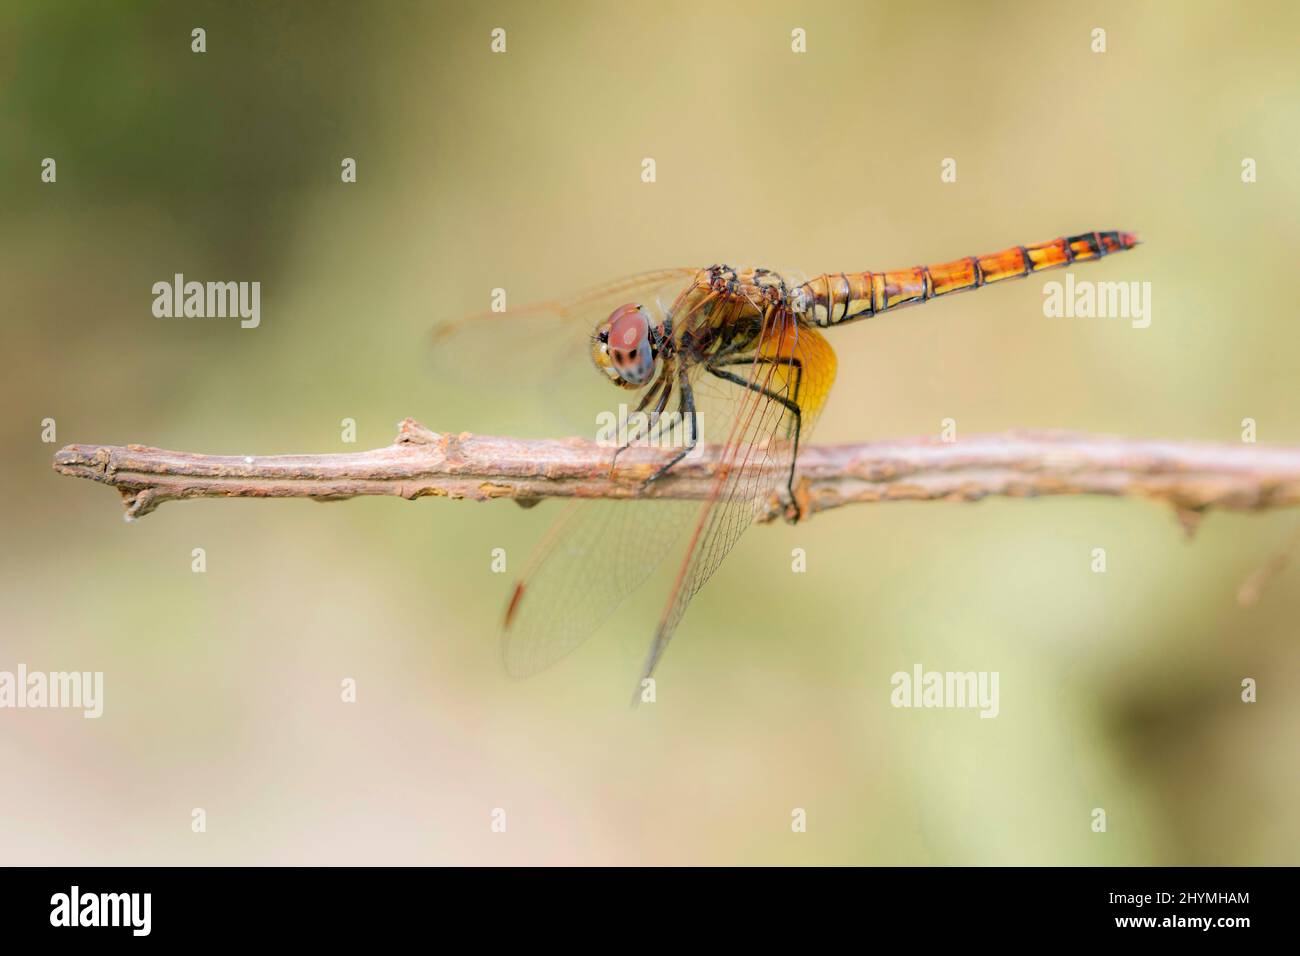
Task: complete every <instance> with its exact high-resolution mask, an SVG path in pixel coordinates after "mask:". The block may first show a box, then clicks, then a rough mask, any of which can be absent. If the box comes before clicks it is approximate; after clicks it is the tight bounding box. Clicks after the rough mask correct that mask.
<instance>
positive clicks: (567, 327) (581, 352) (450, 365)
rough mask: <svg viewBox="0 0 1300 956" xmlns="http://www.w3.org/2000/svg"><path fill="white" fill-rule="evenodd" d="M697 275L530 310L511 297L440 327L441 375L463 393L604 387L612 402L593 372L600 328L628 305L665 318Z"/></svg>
mask: <svg viewBox="0 0 1300 956" xmlns="http://www.w3.org/2000/svg"><path fill="white" fill-rule="evenodd" d="M695 271H696V270H694V269H688V268H680V269H660V270H657V271H654V272H643V273H639V274H637V275H632V276H625V277H624V278H621V279H616V280H614V281H612V282H608V283H605V284H604V285H599V286H595V287H592V288H590V289H587V290H586V291H583V292H580V293H578V294H576V295H572V296H568V297H566V298H561V299H550V300H546V301H541V302H532V303H528V304H526V305H519V306H515V305H512V304H510V301H509V299H508V298H507V300H506V307H505V311H503V312H492V311H484V312H478V313H475V314H473V315H467V316H462V317H461V318H458V319H453V320H450V321H447V322H441V323H438V324H437V325H435V326H434V328H433V331H432V334H431V338H430V341H431V344H432V346H433V362H434V368H435V372H436V373H437V374H438V375H439V376H440V377H445V378H447V379H450V380H452V381H454V382H455V384H456V387H457V388H461V389H463V388H465V387H466V386H470V387H471V389H472V388H473V387H488V386H490V387H496V388H507V389H510V390H511V391H514V392H522V391H524V390H526V389H534V388H541V389H545V397H547V398H552V397H554V396H555V395H556V393H557V391H560V390H564V391H566V392H567V391H568V389H569V388H570V387H572V386H576V387H577V388H578V389H581V388H582V387H583V386H588V387H590V386H593V385H595V386H602V387H603V388H604V391H603V392H602V393H601V394H603V395H604V397H605V399H606V401H605V403H604V404H606V405H608V404H609V399H610V396H611V395H612V394H614V390H613V389H610V388H609V385H608V383H607V382H605V381H603V380H602V378H601V377H600V376H597V375H594V374H593V373H592V369H591V336H592V334H593V333H594V331H595V329H596V326H597V325H598V324H599V323H600V322H601V321H603V320H604V319H605V318H607V317H608V316H609V314H610V313H611V312H613V311H614V309H616V308H617V307H618V306H620V305H624V304H626V303H628V302H636V303H639V304H643V305H645V306H646V307H647V308H649V309H650V310H651V312H652V313H655V314H656V315H657V316H662V314H663V312H664V311H665V310H667V309H669V308H671V306H672V304H673V302H674V301H675V300H676V298H677V296H678V294H679V293H680V292H681V291H682V290H683V289H684V288H686V285H687V281H688V280H689V279H690V277H691V276H692V275H694V274H695ZM592 390H593V391H594V390H595V389H592ZM624 398H626V395H625V396H624ZM598 407H602V406H598ZM587 408H588V409H589V408H590V406H587Z"/></svg>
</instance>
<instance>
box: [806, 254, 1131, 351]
mask: <svg viewBox="0 0 1300 956" xmlns="http://www.w3.org/2000/svg"><path fill="white" fill-rule="evenodd" d="M1137 244H1138V238H1137V236H1135V235H1134V234H1133V233H1131V232H1086V233H1082V234H1080V235H1077V236H1068V237H1067V236H1063V237H1061V238H1059V239H1053V240H1051V241H1050V242H1040V243H1037V244H1035V245H1032V246H1012V247H1011V248H1010V249H1004V250H1003V251H1001V252H992V253H988V254H987V255H982V256H967V257H966V258H964V259H957V260H956V261H954V262H941V263H938V264H934V265H928V266H914V267H912V268H910V269H895V270H893V271H890V272H848V273H845V272H841V273H838V274H836V273H831V274H828V275H822V276H818V277H817V278H815V279H812V280H810V281H808V282H805V283H804V284H803V285H801V286H799V287H798V288H797V289H795V290H794V291H793V293H792V294H791V301H792V303H793V308H794V311H795V312H797V313H800V314H802V315H804V316H805V317H806V318H807V320H808V321H809V322H810V323H812V324H813V325H816V326H820V327H821V328H828V327H830V326H832V325H842V324H843V323H845V322H853V321H855V320H857V319H868V318H871V316H873V315H876V314H878V313H881V312H888V311H889V310H890V309H897V308H901V307H902V306H905V305H914V304H916V303H919V302H928V301H929V300H930V299H934V298H937V297H938V296H942V295H949V294H951V293H953V292H963V291H965V290H967V289H978V288H980V287H981V286H985V285H991V284H992V283H995V282H1001V281H1003V280H1004V279H1020V278H1023V277H1025V276H1027V275H1030V274H1032V273H1035V272H1042V271H1043V270H1045V269H1054V268H1057V267H1058V266H1065V265H1069V264H1070V263H1072V262H1083V261H1086V260H1089V259H1100V258H1102V257H1103V256H1106V255H1109V254H1110V253H1112V252H1122V251H1123V250H1125V249H1132V248H1133V247H1134V246H1135V245H1137Z"/></svg>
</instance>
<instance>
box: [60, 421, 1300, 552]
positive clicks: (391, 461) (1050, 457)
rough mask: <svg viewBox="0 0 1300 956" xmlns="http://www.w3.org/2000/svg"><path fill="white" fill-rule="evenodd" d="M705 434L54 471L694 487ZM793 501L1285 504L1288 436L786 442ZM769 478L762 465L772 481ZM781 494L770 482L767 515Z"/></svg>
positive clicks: (263, 489) (456, 487)
mask: <svg viewBox="0 0 1300 956" xmlns="http://www.w3.org/2000/svg"><path fill="white" fill-rule="evenodd" d="M715 452H716V449H713V448H705V449H704V450H703V452H702V454H701V455H700V456H699V457H698V458H696V459H694V460H687V461H684V462H682V463H680V464H679V465H678V466H677V467H676V468H675V469H674V470H673V471H672V472H670V473H669V474H667V475H665V476H664V477H663V478H662V479H660V480H659V481H657V482H655V483H654V484H653V485H652V486H650V487H649V488H648V489H646V488H643V482H644V480H645V478H646V477H647V476H648V475H649V474H650V473H651V472H652V471H653V470H654V468H655V467H656V465H657V464H658V463H660V462H662V461H663V460H664V459H665V456H666V455H668V454H669V452H667V451H664V450H658V449H649V448H633V449H629V450H628V451H627V452H625V453H624V454H623V456H622V457H621V458H620V459H619V463H618V470H617V471H616V472H615V473H613V474H611V473H610V467H609V464H610V458H611V453H612V452H611V449H610V448H608V447H605V446H601V445H597V444H596V443H594V442H590V441H584V440H579V439H562V440H524V439H516V438H495V437H490V436H485V435H469V434H461V435H450V434H442V435H439V434H436V433H434V432H431V431H430V430H429V429H427V428H425V427H424V426H423V425H421V424H419V423H418V422H415V421H413V420H411V419H409V418H408V419H406V420H405V421H404V422H402V423H401V425H400V430H399V432H398V435H397V439H396V441H395V442H394V443H393V444H392V445H390V446H388V447H387V448H379V449H375V450H373V451H363V452H350V453H344V454H328V455H270V456H256V457H243V458H241V457H230V456H218V455H196V454H189V453H186V452H174V451H163V450H161V449H158V448H149V447H146V446H143V445H126V446H114V445H68V446H67V447H65V448H63V449H61V450H60V451H59V452H57V453H56V454H55V456H54V469H55V471H57V472H59V473H60V474H64V475H71V476H73V477H76V478H89V479H91V480H92V481H98V482H102V483H104V484H108V485H112V486H113V487H115V488H117V489H118V491H119V492H120V493H121V494H122V497H123V499H124V500H125V504H126V509H127V514H126V516H127V519H128V520H130V519H132V518H136V517H139V516H141V515H145V514H148V513H149V512H150V511H152V510H153V509H154V508H156V507H158V505H160V504H161V503H162V502H164V501H172V500H181V499H185V498H314V499H317V500H338V499H343V498H351V497H354V496H356V495H398V496H400V497H403V498H419V497H422V496H424V495H440V496H444V497H448V498H472V499H476V500H486V499H489V498H513V499H515V500H516V501H519V502H520V503H521V504H532V503H534V502H536V501H537V500H539V499H541V498H547V497H580V498H635V497H640V496H642V495H646V496H650V497H664V498H696V499H699V498H703V497H705V496H706V495H707V494H708V491H709V488H710V480H711V478H712V476H713V467H714V460H715ZM799 478H800V488H801V492H800V495H799V497H800V499H801V502H800V504H801V506H802V507H803V509H804V512H805V513H815V512H818V511H826V510H829V509H831V508H836V507H839V506H840V505H845V504H851V503H855V502H867V501H935V500H957V501H976V500H978V499H981V498H985V497H988V496H990V495H1001V496H1005V497H1013V498H1032V497H1037V496H1039V495H1079V494H1097V495H1123V496H1130V497H1138V498H1151V499H1155V500H1158V501H1164V502H1167V503H1169V504H1171V505H1173V506H1174V508H1175V509H1176V510H1177V512H1178V514H1179V516H1180V517H1181V518H1182V519H1183V522H1184V526H1185V527H1187V528H1188V530H1189V531H1190V530H1192V529H1193V528H1194V527H1195V524H1196V521H1197V520H1198V519H1199V517H1200V516H1201V515H1202V514H1203V513H1204V512H1205V511H1207V510H1209V509H1212V508H1222V509H1228V510H1234V511H1259V510H1264V509H1269V508H1282V507H1290V506H1293V505H1297V504H1300V447H1292V446H1271V447H1270V446H1265V445H1246V444H1214V443H1208V442H1178V441H1146V440H1138V439H1126V438H1116V437H1111V436H1102V435H1083V434H1076V433H1070V432H1008V433H1005V434H1000V435H976V436H971V437H968V438H963V439H961V440H960V441H958V442H955V443H944V442H940V441H937V440H934V439H910V440H903V441H882V442H869V443H865V444H860V445H824V446H813V447H809V448H806V449H803V450H802V451H801V452H800V455H799ZM779 484H780V482H779V481H778V480H776V479H775V478H774V480H773V485H774V487H775V486H777V485H779ZM784 512H785V506H784V505H783V503H782V502H781V501H780V500H779V499H778V496H777V494H776V493H775V492H774V493H773V495H772V498H771V502H770V504H769V507H768V510H767V514H766V517H767V518H768V519H771V518H775V517H777V516H779V515H781V514H783V513H784Z"/></svg>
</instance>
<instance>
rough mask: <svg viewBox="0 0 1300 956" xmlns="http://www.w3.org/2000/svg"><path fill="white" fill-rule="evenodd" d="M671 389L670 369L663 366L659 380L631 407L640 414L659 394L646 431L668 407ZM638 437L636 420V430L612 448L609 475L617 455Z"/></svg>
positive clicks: (616, 461)
mask: <svg viewBox="0 0 1300 956" xmlns="http://www.w3.org/2000/svg"><path fill="white" fill-rule="evenodd" d="M672 391H673V383H672V378H671V371H670V370H669V369H668V368H665V369H664V371H663V372H661V373H660V375H659V380H658V381H657V382H655V384H654V386H653V387H651V389H650V390H649V391H647V392H646V393H645V395H644V396H642V398H641V401H640V402H639V403H637V406H636V408H635V409H633V414H640V413H641V412H643V411H645V408H646V406H647V405H649V404H650V400H651V399H653V398H654V397H655V395H656V394H658V395H659V402H658V404H656V405H655V410H654V412H653V413H652V414H651V421H650V424H649V426H648V428H647V431H653V429H654V427H655V423H656V422H657V421H658V420H659V418H660V416H662V415H663V413H664V409H665V408H667V407H668V396H670V395H671V394H672ZM640 437H641V423H640V422H638V423H637V428H636V431H635V432H633V433H632V434H630V435H628V439H627V441H625V442H624V443H623V444H621V445H619V446H618V448H616V449H615V450H614V457H613V458H612V459H611V460H610V463H609V473H610V474H611V475H613V473H614V469H615V468H616V467H617V466H618V456H619V455H621V454H623V452H625V451H627V450H628V448H630V447H631V446H632V443H633V442H635V441H637V440H638V439H639V438H640Z"/></svg>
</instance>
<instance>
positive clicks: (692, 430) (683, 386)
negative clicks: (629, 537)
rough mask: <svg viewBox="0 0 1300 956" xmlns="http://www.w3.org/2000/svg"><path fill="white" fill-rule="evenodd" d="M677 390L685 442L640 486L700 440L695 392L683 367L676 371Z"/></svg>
mask: <svg viewBox="0 0 1300 956" xmlns="http://www.w3.org/2000/svg"><path fill="white" fill-rule="evenodd" d="M677 391H678V395H679V397H678V399H677V411H678V413H679V414H680V415H681V417H682V424H683V426H684V427H685V429H686V444H685V445H684V447H683V448H682V450H681V451H679V452H678V453H677V454H675V455H673V457H672V459H671V460H670V461H669V462H668V463H667V464H664V465H661V466H660V467H659V468H658V469H656V471H655V473H654V474H653V475H651V476H650V477H649V478H647V479H646V480H645V485H642V486H641V487H642V488H645V487H647V486H648V485H649V484H650V483H651V482H653V481H654V480H655V479H657V478H662V477H663V476H664V475H666V474H667V473H668V472H669V471H670V470H671V469H672V468H673V466H674V465H676V464H677V463H678V462H679V461H681V460H682V459H683V458H685V457H686V456H687V455H689V454H690V453H691V452H692V451H693V450H694V449H695V445H696V443H697V442H698V441H699V440H700V433H699V430H698V428H697V426H696V424H695V392H694V390H693V389H692V388H691V381H690V379H689V378H688V377H687V375H686V369H685V368H684V367H683V368H681V369H678V371H677Z"/></svg>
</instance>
